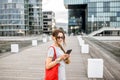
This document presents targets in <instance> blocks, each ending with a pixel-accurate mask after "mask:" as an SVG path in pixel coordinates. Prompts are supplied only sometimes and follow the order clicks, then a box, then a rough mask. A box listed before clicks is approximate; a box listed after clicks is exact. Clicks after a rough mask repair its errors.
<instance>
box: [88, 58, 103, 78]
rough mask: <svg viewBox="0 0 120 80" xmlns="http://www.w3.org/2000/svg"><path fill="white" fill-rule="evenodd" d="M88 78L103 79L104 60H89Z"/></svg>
mask: <svg viewBox="0 0 120 80" xmlns="http://www.w3.org/2000/svg"><path fill="white" fill-rule="evenodd" d="M88 78H103V59H88Z"/></svg>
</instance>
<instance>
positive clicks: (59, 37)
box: [57, 36, 65, 39]
mask: <svg viewBox="0 0 120 80" xmlns="http://www.w3.org/2000/svg"><path fill="white" fill-rule="evenodd" d="M60 38H61V39H64V38H65V37H63V36H62V37H60V36H58V37H57V39H60Z"/></svg>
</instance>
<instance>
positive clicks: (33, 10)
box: [0, 0, 42, 36]
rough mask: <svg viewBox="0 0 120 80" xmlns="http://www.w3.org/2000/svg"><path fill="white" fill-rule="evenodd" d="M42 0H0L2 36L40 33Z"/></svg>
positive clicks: (0, 29) (0, 33) (0, 30)
mask: <svg viewBox="0 0 120 80" xmlns="http://www.w3.org/2000/svg"><path fill="white" fill-rule="evenodd" d="M40 30H42V0H0V36H18V35H29V34H40Z"/></svg>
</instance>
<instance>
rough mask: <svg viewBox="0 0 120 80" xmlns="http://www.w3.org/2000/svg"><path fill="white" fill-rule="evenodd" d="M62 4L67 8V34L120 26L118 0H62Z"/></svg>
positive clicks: (119, 4)
mask: <svg viewBox="0 0 120 80" xmlns="http://www.w3.org/2000/svg"><path fill="white" fill-rule="evenodd" d="M64 5H65V7H66V8H67V9H68V16H69V17H68V19H69V20H68V21H69V22H68V31H69V34H71V33H79V32H80V33H81V32H85V33H87V34H89V33H91V32H94V31H96V30H99V29H101V28H103V27H116V28H119V27H120V0H64ZM105 33H108V34H111V32H110V31H109V32H105ZM119 33H120V31H118V32H117V33H116V34H119Z"/></svg>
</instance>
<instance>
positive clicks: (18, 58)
mask: <svg viewBox="0 0 120 80" xmlns="http://www.w3.org/2000/svg"><path fill="white" fill-rule="evenodd" d="M51 43H52V41H49V42H46V43H42V44H40V45H38V46H34V47H32V46H30V47H28V48H25V49H23V50H20V52H18V53H11V52H8V53H5V54H6V55H4V56H1V57H0V80H43V78H44V68H45V58H46V55H47V49H48V47H49V46H50V45H51ZM66 44H67V45H66V50H67V49H70V48H71V49H73V51H72V53H71V58H70V59H71V64H69V65H66V78H67V80H115V78H114V77H115V76H113V75H109V74H111V73H110V72H109V70H110V69H109V70H108V69H107V66H108V67H109V64H108V63H107V62H106V63H107V66H105V72H104V78H103V79H89V78H88V77H87V59H88V58H91V55H90V54H81V51H80V46H79V42H78V39H77V37H76V36H70V37H67V38H66ZM90 49H91V50H92V47H91V48H90ZM93 50H94V51H95V49H93ZM93 50H92V51H93ZM90 53H91V51H90ZM107 57H108V56H107ZM92 58H93V57H92ZM111 60H112V59H111ZM110 62H111V63H112V61H110ZM116 65H117V66H116ZM116 65H113V66H114V67H115V66H116V67H117V68H116V69H118V66H119V65H120V64H117V63H116ZM111 68H112V66H111ZM113 69H114V68H113ZM118 70H119V69H118ZM107 73H109V74H107ZM119 73H120V72H119V71H118V72H116V74H117V75H116V74H114V75H116V76H117V77H118V79H120V78H119ZM110 78H111V79H110Z"/></svg>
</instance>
